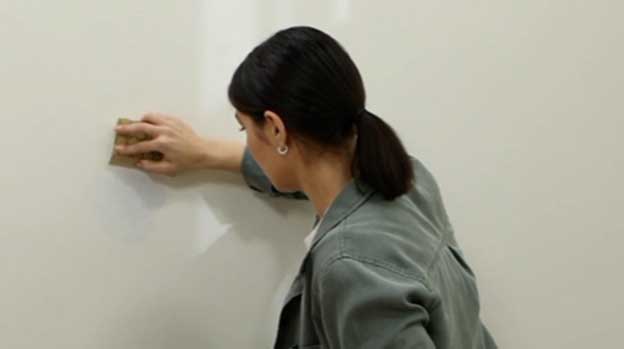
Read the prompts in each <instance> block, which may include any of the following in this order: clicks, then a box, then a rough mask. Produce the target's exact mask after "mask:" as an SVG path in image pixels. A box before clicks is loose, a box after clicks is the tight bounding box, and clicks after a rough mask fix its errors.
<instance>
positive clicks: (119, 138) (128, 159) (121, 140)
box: [109, 118, 163, 167]
mask: <svg viewBox="0 0 624 349" xmlns="http://www.w3.org/2000/svg"><path fill="white" fill-rule="evenodd" d="M136 122H140V121H136V120H130V119H126V118H120V119H118V120H117V125H127V124H133V123H136ZM150 139H151V138H150V137H149V136H148V135H147V134H144V133H140V134H136V135H134V136H123V135H120V134H119V133H116V135H115V143H114V144H113V154H112V155H111V159H110V162H109V164H111V165H116V166H123V167H136V163H137V162H138V161H139V160H152V161H160V160H162V158H163V154H162V153H161V152H157V151H153V152H149V153H145V154H139V155H121V154H117V152H116V151H115V146H117V145H120V144H122V145H131V144H136V143H139V142H143V141H148V140H150Z"/></svg>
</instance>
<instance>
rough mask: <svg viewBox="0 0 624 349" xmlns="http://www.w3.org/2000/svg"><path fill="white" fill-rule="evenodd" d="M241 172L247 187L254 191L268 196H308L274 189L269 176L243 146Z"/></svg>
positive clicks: (292, 197) (304, 197)
mask: <svg viewBox="0 0 624 349" xmlns="http://www.w3.org/2000/svg"><path fill="white" fill-rule="evenodd" d="M241 172H242V174H243V178H244V179H245V182H246V183H247V185H248V186H249V188H251V189H253V190H255V191H258V192H261V193H268V194H269V195H270V196H273V197H275V196H279V197H284V198H289V199H299V200H307V199H308V197H307V196H306V195H305V194H304V193H303V192H300V191H296V192H292V193H284V192H280V191H278V190H277V189H275V187H274V186H273V184H272V183H271V181H270V180H269V178H268V177H267V176H266V175H265V174H264V172H263V171H262V169H261V168H260V166H259V165H258V163H257V162H256V160H255V159H254V158H253V156H252V155H251V152H250V151H249V148H245V152H244V154H243V162H242V164H241Z"/></svg>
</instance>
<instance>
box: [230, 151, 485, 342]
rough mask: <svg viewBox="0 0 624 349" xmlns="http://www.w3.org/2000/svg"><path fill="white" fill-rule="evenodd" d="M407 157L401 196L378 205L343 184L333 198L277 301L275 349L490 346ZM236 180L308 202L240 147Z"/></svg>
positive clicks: (422, 174) (369, 194)
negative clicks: (281, 187)
mask: <svg viewBox="0 0 624 349" xmlns="http://www.w3.org/2000/svg"><path fill="white" fill-rule="evenodd" d="M411 159H412V162H413V165H414V174H415V178H416V181H415V186H414V188H413V189H412V190H411V191H410V192H409V193H407V194H405V195H403V196H400V197H399V198H397V199H395V200H393V201H386V200H384V199H383V198H382V197H381V195H379V194H378V193H376V192H375V191H374V190H372V188H370V187H368V186H367V185H366V184H364V183H362V182H361V181H359V180H352V181H351V182H350V183H349V184H348V185H347V186H346V188H345V189H344V190H343V191H342V192H341V193H340V194H339V195H338V197H336V199H335V200H334V202H333V203H332V204H331V206H330V208H329V210H328V211H327V213H326V214H325V218H324V219H323V220H322V221H321V225H320V226H319V228H318V231H317V233H316V236H315V237H314V240H313V242H312V245H311V247H310V250H309V252H308V253H307V254H306V256H305V257H304V259H303V262H302V263H301V267H300V269H299V273H298V275H297V276H296V277H295V279H294V281H293V283H292V286H291V288H290V290H289V292H288V295H287V296H286V299H285V301H284V304H283V308H282V310H281V315H280V319H279V328H278V333H277V338H276V342H275V348H278V349H282V348H284V349H285V348H308V349H312V348H332V349H334V348H343V349H369V348H370V349H382V348H387V349H393V348H423V349H425V348H427V349H429V348H439V349H446V348H449V349H450V348H452V349H473V348H474V349H477V348H479V349H481V348H488V349H489V348H497V346H496V344H495V343H494V340H493V338H492V337H491V336H490V334H489V332H488V330H487V329H486V328H485V326H484V325H483V323H482V322H481V320H480V318H479V294H478V291H477V286H476V280H475V275H474V273H473V271H472V270H471V269H470V267H469V266H468V264H467V263H466V261H465V259H464V255H463V254H462V251H461V249H460V248H459V246H458V245H457V241H456V240H455V237H454V233H453V227H452V226H451V223H450V222H449V219H448V217H447V214H446V211H445V209H444V205H443V202H442V198H441V196H440V191H439V188H438V185H437V183H436V181H435V179H434V178H433V176H432V175H431V173H430V172H429V171H428V170H427V169H426V168H425V167H424V166H423V164H422V163H421V162H420V161H418V160H417V159H415V158H413V157H412V158H411ZM242 173H243V177H244V178H245V181H246V183H247V184H248V185H249V187H250V188H252V189H254V190H257V191H260V192H264V193H268V194H269V195H271V196H281V197H287V198H294V199H306V198H307V197H306V196H305V194H303V193H301V192H295V193H281V192H279V191H277V190H276V189H275V187H273V185H272V184H271V182H270V181H269V179H268V178H267V177H266V176H265V174H264V173H263V172H262V169H261V168H260V167H259V166H258V164H257V162H256V161H255V160H254V158H253V157H252V156H251V153H250V152H249V150H248V149H246V150H245V155H244V158H243V163H242ZM318 221H319V219H318V216H317V217H316V221H315V225H316V223H317V222H318Z"/></svg>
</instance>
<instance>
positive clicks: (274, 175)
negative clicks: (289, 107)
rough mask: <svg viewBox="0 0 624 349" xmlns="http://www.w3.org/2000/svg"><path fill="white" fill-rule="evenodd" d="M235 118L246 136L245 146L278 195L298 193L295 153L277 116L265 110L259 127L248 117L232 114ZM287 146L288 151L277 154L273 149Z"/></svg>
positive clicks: (297, 155)
mask: <svg viewBox="0 0 624 349" xmlns="http://www.w3.org/2000/svg"><path fill="white" fill-rule="evenodd" d="M236 118H237V119H238V122H239V123H240V124H241V126H242V128H243V129H244V130H245V134H246V135H247V147H248V148H249V151H250V152H251V155H252V156H253V157H254V159H255V160H256V162H258V165H260V167H261V168H262V170H263V171H264V173H265V174H266V175H267V177H268V178H269V179H270V180H271V183H272V184H273V186H274V187H275V188H276V189H277V190H279V191H281V192H292V191H298V190H301V188H300V185H299V181H298V176H297V171H296V169H297V167H298V166H297V164H299V154H298V151H297V148H296V147H295V146H293V144H294V143H293V142H291V140H290V139H289V138H288V137H287V131H286V128H285V127H284V123H283V122H282V119H281V118H280V117H279V115H277V114H275V113H273V112H271V111H266V112H265V113H264V118H265V122H264V124H263V126H256V124H255V123H254V122H253V120H252V119H251V117H250V116H249V115H247V114H244V113H242V112H236ZM284 145H286V146H288V152H287V153H286V154H285V155H281V154H279V153H278V152H277V149H278V148H279V147H282V146H284Z"/></svg>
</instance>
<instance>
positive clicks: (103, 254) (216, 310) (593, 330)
mask: <svg viewBox="0 0 624 349" xmlns="http://www.w3.org/2000/svg"><path fill="white" fill-rule="evenodd" d="M623 10H624V5H622V3H621V2H617V1H608V0H602V1H593V2H589V1H584V2H581V1H571V0H570V1H563V0H560V1H524V2H522V1H514V2H512V1H477V2H445V1H427V2H425V1H413V0H412V1H409V0H405V1H394V2H379V1H348V0H318V1H314V2H310V1H306V2H304V1H289V0H280V1H278V0H273V1H270V0H264V1H233V0H228V1H177V2H172V1H144V0H140V1H131V2H128V1H120V0H114V1H106V2H104V1H88V2H87V1H77V0H73V1H72V0H64V1H55V2H50V1H32V0H0V23H2V25H1V26H0V47H1V51H0V95H1V96H2V101H1V103H0V118H1V119H0V120H2V127H0V147H1V148H2V149H3V151H4V154H3V162H2V165H1V166H2V167H1V168H2V171H1V173H2V174H1V177H0V178H1V179H0V193H1V196H0V205H1V206H0V208H1V210H0V347H2V348H12V349H18V348H40V347H53V348H66V349H73V348H81V349H82V348H129V349H130V348H132V349H137V348H150V349H153V348H258V347H264V348H268V347H270V345H271V343H272V339H273V336H274V330H275V321H276V317H277V314H276V312H277V307H276V305H277V304H278V303H279V302H280V300H281V299H280V298H281V296H282V294H283V292H284V288H285V287H286V286H287V285H288V281H289V278H290V277H291V276H290V275H291V273H292V271H293V269H295V268H296V267H297V264H298V261H299V258H300V257H301V255H302V253H303V249H302V242H301V239H302V238H303V236H304V235H305V234H306V233H307V232H308V230H309V229H310V227H311V224H312V216H313V212H312V209H311V207H310V206H309V204H308V203H301V202H292V201H286V200H265V199H264V198H263V197H259V196H257V195H254V194H252V193H251V192H250V191H249V190H247V189H246V187H244V186H243V185H242V180H241V179H240V176H229V175H223V174H220V173H211V172H207V173H198V174H194V175H188V176H182V177H178V178H175V179H167V178H159V177H155V176H148V175H145V174H143V173H140V172H137V171H132V170H127V169H119V168H112V167H110V166H108V165H107V160H108V157H109V155H110V154H109V152H110V147H111V144H112V137H113V132H112V127H113V124H114V122H115V119H116V118H117V117H121V116H127V117H138V115H140V114H141V113H143V112H145V111H152V110H155V111H162V112H169V113H173V114H176V115H180V116H183V117H184V118H185V119H187V120H189V121H190V122H191V123H192V124H193V125H195V126H196V128H197V130H198V131H200V132H202V133H203V134H205V135H207V136H213V137H224V138H239V139H241V140H243V137H242V135H241V134H238V133H236V131H237V128H236V122H235V121H234V120H233V117H232V108H231V107H230V106H229V105H228V104H227V100H226V97H225V96H226V95H225V89H226V86H227V83H228V80H229V77H230V74H231V73H232V72H233V69H234V68H235V67H236V65H237V64H238V63H239V62H240V60H241V59H242V58H243V57H244V55H245V54H246V53H247V52H248V51H249V50H250V49H251V48H252V47H253V46H254V45H255V44H257V43H258V42H259V41H260V40H262V39H264V38H265V37H267V36H268V35H270V34H271V33H272V32H274V31H275V30H277V29H281V28H284V27H286V26H289V25H294V24H308V25H314V26H318V27H320V28H321V29H324V30H326V31H328V32H330V33H331V34H333V35H334V36H335V37H336V38H337V39H338V40H339V41H341V42H342V43H343V44H344V45H345V46H346V48H347V49H348V50H349V51H350V52H351V54H352V56H353V57H354V59H355V61H356V62H357V63H358V65H359V67H360V69H361V72H362V74H363V76H364V78H365V82H366V85H367V90H368V95H369V104H368V107H369V109H370V110H372V111H374V112H376V113H377V114H379V115H381V116H382V117H384V118H385V119H386V120H388V121H389V122H390V123H391V124H392V125H394V126H395V127H396V129H397V130H398V131H399V133H400V134H401V136H402V137H403V139H404V141H405V143H406V145H407V147H408V148H409V150H410V152H411V153H412V154H413V155H415V156H417V157H418V158H420V159H421V160H422V161H423V162H424V163H425V164H426V165H428V167H429V168H430V169H431V171H432V172H433V173H434V175H436V177H437V178H438V181H439V183H440V186H441V188H442V191H443V195H444V198H445V201H446V204H447V208H448V211H449V214H450V216H451V219H452V220H453V224H454V226H455V229H456V231H457V234H458V237H459V240H460V242H461V243H462V244H463V246H464V249H465V251H466V254H467V255H468V257H469V258H470V261H471V263H472V265H473V266H474V269H475V270H476V272H477V274H478V280H479V287H480V290H481V297H482V309H483V317H484V319H485V322H486V324H487V325H488V326H489V327H490V329H491V331H492V333H493V334H494V336H495V337H496V339H497V341H498V342H499V344H500V345H501V347H502V348H511V349H524V348H568V349H570V348H588V347H604V348H615V347H617V346H618V344H619V343H620V342H621V341H620V340H619V335H620V334H621V332H622V331H623V330H624V325H623V323H622V321H621V318H620V317H619V314H620V313H621V312H622V311H624V304H623V302H624V301H623V300H622V297H621V295H622V294H624V281H623V280H622V276H621V275H622V273H621V271H620V270H619V268H618V264H621V263H622V261H623V260H622V259H623V258H622V255H623V254H622V252H621V245H622V243H624V238H623V237H622V235H621V234H622V233H623V232H624V224H623V223H622V220H621V219H620V217H619V215H620V214H621V211H622V209H623V208H624V202H623V201H624V200H623V199H622V197H623V195H622V194H624V190H623V185H622V184H621V183H620V182H618V180H621V178H622V177H623V176H622V174H623V170H624V161H622V158H623V156H622V148H623V147H624V142H623V141H622V140H621V139H618V138H617V135H618V133H619V132H618V131H620V132H621V131H622V127H623V126H624V122H623V121H622V119H623V117H622V116H623V115H622V114H623V113H622V112H623V109H624V108H623V107H622V102H621V100H618V97H621V95H622V91H623V89H622V83H621V81H624V76H623V75H624V74H623V70H622V67H621V62H622V61H624V60H623V58H624V57H623V55H624V49H623V47H622V43H621V37H622V34H623V29H624V26H623V25H622V24H621V22H620V18H619V17H620V14H621V13H622V11H623ZM241 203H244V205H243V204H241Z"/></svg>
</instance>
